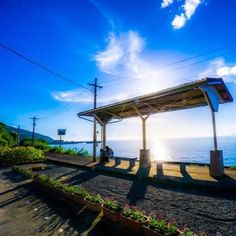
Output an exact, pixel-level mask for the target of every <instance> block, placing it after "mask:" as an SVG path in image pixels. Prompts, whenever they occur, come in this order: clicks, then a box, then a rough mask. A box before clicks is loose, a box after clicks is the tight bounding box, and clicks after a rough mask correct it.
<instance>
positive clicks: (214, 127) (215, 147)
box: [211, 110, 217, 151]
mask: <svg viewBox="0 0 236 236" xmlns="http://www.w3.org/2000/svg"><path fill="white" fill-rule="evenodd" d="M211 116H212V126H213V137H214V149H215V151H217V136H216V119H215V112H214V111H213V110H211Z"/></svg>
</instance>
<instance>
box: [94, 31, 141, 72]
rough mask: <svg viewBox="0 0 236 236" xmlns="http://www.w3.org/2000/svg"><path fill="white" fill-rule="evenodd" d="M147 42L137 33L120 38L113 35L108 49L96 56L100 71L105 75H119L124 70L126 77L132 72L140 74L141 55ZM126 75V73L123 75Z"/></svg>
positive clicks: (129, 33)
mask: <svg viewBox="0 0 236 236" xmlns="http://www.w3.org/2000/svg"><path fill="white" fill-rule="evenodd" d="M144 45H145V41H144V39H143V38H141V37H140V36H139V34H138V33H137V32H134V31H129V32H127V33H124V34H122V35H120V36H116V35H114V33H111V34H110V35H109V38H108V45H107V48H106V49H105V50H104V51H102V52H99V53H97V54H96V55H95V60H96V62H97V65H98V67H99V69H100V70H101V71H103V72H105V73H108V74H113V75H117V74H119V72H120V71H121V70H122V71H123V72H125V75H126V76H129V75H130V72H135V71H136V72H139V70H140V65H141V64H143V63H142V62H140V61H139V53H140V52H141V51H142V50H143V48H144ZM123 74H124V73H123Z"/></svg>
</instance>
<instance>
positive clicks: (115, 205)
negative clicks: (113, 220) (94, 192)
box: [103, 198, 122, 212]
mask: <svg viewBox="0 0 236 236" xmlns="http://www.w3.org/2000/svg"><path fill="white" fill-rule="evenodd" d="M103 206H104V207H105V208H107V209H109V210H111V211H115V212H121V211H122V206H121V204H120V203H119V202H118V201H116V200H113V199H110V198H107V199H105V200H104V202H103Z"/></svg>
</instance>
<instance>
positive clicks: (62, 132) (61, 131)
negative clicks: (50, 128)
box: [57, 129, 66, 156]
mask: <svg viewBox="0 0 236 236" xmlns="http://www.w3.org/2000/svg"><path fill="white" fill-rule="evenodd" d="M57 135H59V136H60V142H59V147H60V156H61V144H62V139H61V136H62V135H66V129H58V130H57Z"/></svg>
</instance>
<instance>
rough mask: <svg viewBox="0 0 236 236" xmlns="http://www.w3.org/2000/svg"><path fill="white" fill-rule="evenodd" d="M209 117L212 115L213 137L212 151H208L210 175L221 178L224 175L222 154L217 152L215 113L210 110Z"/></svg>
mask: <svg viewBox="0 0 236 236" xmlns="http://www.w3.org/2000/svg"><path fill="white" fill-rule="evenodd" d="M211 115H212V127H213V137H214V150H213V151H210V175H211V176H212V177H221V176H223V175H224V161H223V152H222V150H218V146H217V135H216V121H215V112H214V111H213V110H212V109H211Z"/></svg>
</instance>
